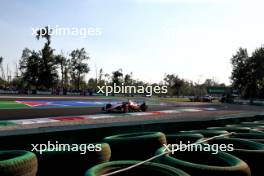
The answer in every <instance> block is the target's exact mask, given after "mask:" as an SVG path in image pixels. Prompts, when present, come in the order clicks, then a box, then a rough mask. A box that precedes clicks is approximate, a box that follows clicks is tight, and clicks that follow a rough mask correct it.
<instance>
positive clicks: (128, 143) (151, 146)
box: [103, 132, 167, 161]
mask: <svg viewBox="0 0 264 176" xmlns="http://www.w3.org/2000/svg"><path fill="white" fill-rule="evenodd" d="M103 141H104V142H106V143H108V144H109V145H110V147H111V151H112V156H111V160H112V161H113V160H143V159H148V158H149V157H152V156H153V155H154V154H155V152H156V150H157V149H158V148H160V147H162V146H163V144H166V143H167V142H166V137H165V134H163V133H161V132H140V133H127V134H121V135H115V136H109V137H106V138H104V139H103Z"/></svg>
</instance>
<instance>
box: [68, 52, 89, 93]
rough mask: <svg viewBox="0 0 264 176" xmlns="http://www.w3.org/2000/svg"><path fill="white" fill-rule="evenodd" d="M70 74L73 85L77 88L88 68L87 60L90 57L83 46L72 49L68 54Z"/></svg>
mask: <svg viewBox="0 0 264 176" xmlns="http://www.w3.org/2000/svg"><path fill="white" fill-rule="evenodd" d="M70 57H71V58H70V75H71V79H72V83H73V85H75V88H76V89H77V90H79V89H80V85H81V82H83V74H85V73H88V72H89V71H90V68H89V66H88V64H87V63H85V62H86V61H87V60H89V59H90V57H89V56H88V54H87V53H86V51H85V49H84V48H81V49H76V50H73V51H72V52H71V54H70Z"/></svg>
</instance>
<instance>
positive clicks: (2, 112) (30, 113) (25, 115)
mask: <svg viewBox="0 0 264 176" xmlns="http://www.w3.org/2000/svg"><path fill="white" fill-rule="evenodd" d="M25 99H26V100H28V99H30V100H32V99H33V100H43V99H48V100H49V99H52V100H80V99H81V100H84V99H85V100H89V101H93V100H98V99H96V98H93V97H43V96H35V97H27V96H19V97H18V96H0V100H1V101H7V100H8V101H10V100H25ZM100 100H104V99H100ZM108 100H109V99H108ZM185 107H188V108H189V107H193V108H215V109H216V110H215V111H214V112H213V114H221V113H222V112H224V113H225V114H228V113H229V114H232V115H233V114H235V113H238V112H240V113H241V112H242V113H254V112H264V107H261V106H248V105H232V104H220V103H216V104H214V103H174V104H170V105H162V106H161V105H149V109H148V111H160V110H171V109H177V108H185ZM102 113H103V112H102V111H101V107H67V108H25V109H0V120H18V119H34V118H44V117H56V116H74V115H92V114H102ZM201 115H202V112H199V113H193V118H196V116H197V117H200V116H201Z"/></svg>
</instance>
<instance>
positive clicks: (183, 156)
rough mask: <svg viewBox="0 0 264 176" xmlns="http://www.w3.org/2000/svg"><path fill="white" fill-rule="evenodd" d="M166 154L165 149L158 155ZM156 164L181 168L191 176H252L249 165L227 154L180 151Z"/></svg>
mask: <svg viewBox="0 0 264 176" xmlns="http://www.w3.org/2000/svg"><path fill="white" fill-rule="evenodd" d="M164 152H165V150H164V147H163V148H160V149H159V150H158V151H157V152H156V155H160V154H162V153H164ZM154 162H158V163H162V164H166V165H169V166H172V167H175V168H179V169H181V170H183V171H184V172H186V173H188V174H190V175H191V176H251V173H250V169H249V166H248V165H247V163H245V162H244V161H242V160H241V159H239V158H237V157H235V156H233V155H230V154H228V153H225V152H218V153H217V154H212V153H211V152H206V151H201V152H200V151H199V152H197V151H188V150H186V151H178V152H174V153H170V154H166V155H163V156H161V157H159V158H157V159H155V161H154Z"/></svg>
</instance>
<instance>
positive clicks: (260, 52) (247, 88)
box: [231, 47, 264, 98]
mask: <svg viewBox="0 0 264 176" xmlns="http://www.w3.org/2000/svg"><path fill="white" fill-rule="evenodd" d="M231 63H232V66H233V71H232V76H231V80H232V84H233V86H234V87H235V88H237V89H239V90H240V91H241V94H242V96H243V97H244V98H264V48H263V47H260V48H257V49H256V50H255V51H254V52H253V53H252V56H251V57H249V56H248V53H247V50H246V49H242V48H240V49H239V50H238V51H237V53H236V54H235V55H234V56H233V57H232V58H231Z"/></svg>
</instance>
